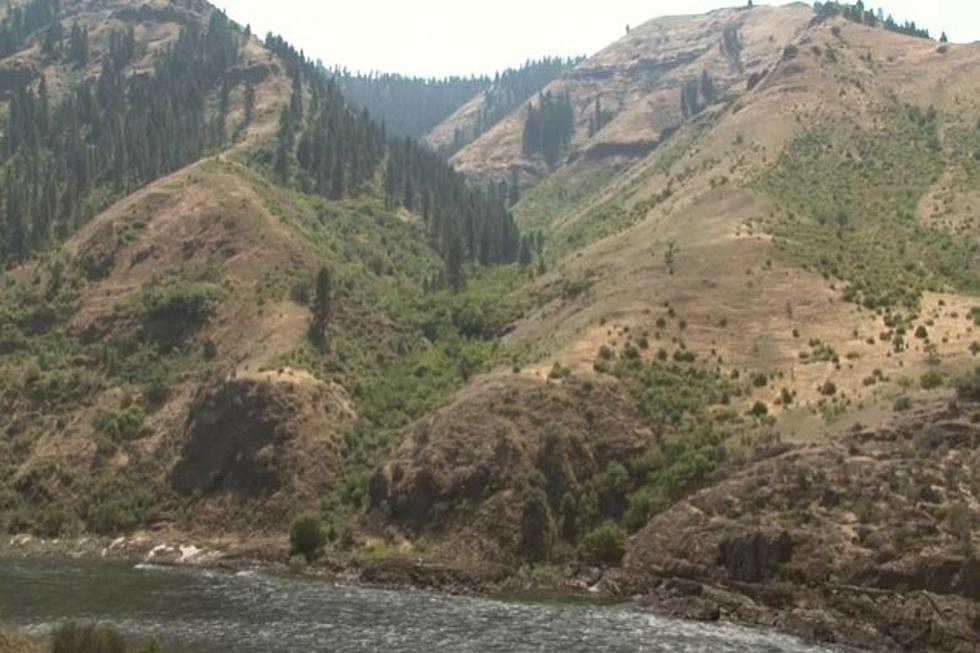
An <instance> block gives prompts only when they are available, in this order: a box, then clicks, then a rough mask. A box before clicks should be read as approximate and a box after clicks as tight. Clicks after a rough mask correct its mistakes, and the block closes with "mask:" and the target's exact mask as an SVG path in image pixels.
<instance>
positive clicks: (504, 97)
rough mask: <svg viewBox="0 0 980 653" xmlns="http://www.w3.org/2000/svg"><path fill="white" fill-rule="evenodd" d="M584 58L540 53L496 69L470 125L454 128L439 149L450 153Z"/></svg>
mask: <svg viewBox="0 0 980 653" xmlns="http://www.w3.org/2000/svg"><path fill="white" fill-rule="evenodd" d="M584 59H585V57H569V58H562V57H544V58H543V59H538V60H528V61H526V62H525V63H524V64H523V65H522V66H521V67H520V68H508V69H507V70H505V71H503V72H502V73H501V72H498V73H497V74H496V75H494V78H493V82H492V83H490V84H489V86H488V87H487V88H486V89H484V91H483V105H482V106H481V107H480V113H479V116H478V117H477V120H476V123H475V124H474V125H473V126H472V129H469V130H464V129H456V131H455V133H454V134H453V142H452V144H451V145H450V146H448V147H446V148H444V150H443V153H444V154H445V155H446V156H452V155H453V154H455V153H456V152H458V151H459V150H461V149H462V148H463V147H464V146H465V145H466V144H468V143H471V142H473V141H474V140H476V139H477V138H479V136H480V135H481V134H483V133H484V132H486V131H487V130H489V129H490V128H491V127H493V126H494V125H496V124H497V123H498V122H500V121H501V120H502V119H504V118H506V117H507V116H509V115H510V114H511V113H513V112H514V111H515V110H516V109H517V108H518V107H520V106H521V105H522V104H524V103H525V102H527V100H528V99H529V98H531V97H533V96H534V94H535V93H538V92H540V91H541V89H543V88H544V87H545V86H547V85H548V84H550V83H551V82H553V81H554V80H556V79H558V77H559V76H561V74H562V73H563V72H565V71H566V70H569V69H570V68H574V67H575V66H577V65H578V64H580V63H581V62H582V61H583V60H584Z"/></svg>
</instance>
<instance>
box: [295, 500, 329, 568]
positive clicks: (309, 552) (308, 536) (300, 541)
mask: <svg viewBox="0 0 980 653" xmlns="http://www.w3.org/2000/svg"><path fill="white" fill-rule="evenodd" d="M326 543H327V535H326V532H325V531H324V529H323V522H321V521H320V516H319V515H318V514H316V513H315V512H304V513H302V514H300V515H298V516H297V517H296V519H294V520H293V524H292V526H291V527H290V528H289V549H290V555H301V556H303V557H305V558H306V561H307V562H313V561H314V560H316V559H317V558H318V557H319V556H320V554H321V553H322V549H323V547H324V546H325V545H326Z"/></svg>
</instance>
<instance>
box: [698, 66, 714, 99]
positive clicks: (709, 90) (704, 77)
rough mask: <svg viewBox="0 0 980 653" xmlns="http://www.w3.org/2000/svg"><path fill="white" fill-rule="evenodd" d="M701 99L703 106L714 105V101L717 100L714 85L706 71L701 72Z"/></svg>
mask: <svg viewBox="0 0 980 653" xmlns="http://www.w3.org/2000/svg"><path fill="white" fill-rule="evenodd" d="M701 97H703V98H704V102H705V104H714V101H715V100H716V99H718V92H717V91H716V90H715V83H714V81H712V79H711V75H709V74H708V71H707V70H703V71H701Z"/></svg>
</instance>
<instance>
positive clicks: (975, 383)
mask: <svg viewBox="0 0 980 653" xmlns="http://www.w3.org/2000/svg"><path fill="white" fill-rule="evenodd" d="M956 396H957V397H959V398H960V399H961V400H962V401H972V402H980V367H978V368H977V369H975V370H974V371H973V373H972V374H967V375H966V376H964V377H963V378H962V379H960V380H959V381H957V382H956Z"/></svg>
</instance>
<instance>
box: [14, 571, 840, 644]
mask: <svg viewBox="0 0 980 653" xmlns="http://www.w3.org/2000/svg"><path fill="white" fill-rule="evenodd" d="M0 614H2V617H0V618H2V620H3V621H4V622H5V623H8V624H13V625H15V626H19V627H22V628H24V629H25V630H28V631H30V632H35V633H41V632H46V631H48V630H50V629H51V628H53V627H55V626H56V625H57V624H59V623H62V622H65V621H76V622H80V623H90V622H98V621H107V622H111V623H113V624H115V625H116V626H117V627H119V629H120V630H121V631H122V632H123V633H124V634H125V635H126V636H127V637H129V638H132V639H133V640H134V641H138V640H140V639H144V638H146V637H148V636H150V635H154V636H156V637H157V638H158V639H159V640H160V641H161V643H162V644H163V645H164V650H165V651H168V652H173V653H204V652H208V653H217V652H224V651H228V652H234V653H266V652H272V651H304V652H305V651H330V652H336V653H340V652H348V651H350V652H354V651H358V652H359V651H370V652H374V651H397V652H399V653H401V652H404V653H414V652H419V653H422V652H424V653H434V652H438V651H446V652H452V653H467V652H474V653H476V652H479V653H491V652H494V651H501V652H503V651H507V652H508V653H509V652H513V651H527V652H532V651H534V652H537V651H541V652H544V651H560V652H561V653H575V652H578V651H583V652H585V651H588V652H590V653H591V652H593V651H610V652H614V651H623V652H626V651H650V652H659V651H664V652H667V651H669V652H672V653H673V652H685V651H692V652H693V651H698V652H702V651H711V652H713V653H743V652H745V653H747V652H750V651H751V652H752V653H759V652H773V653H775V652H786V653H826V652H827V651H830V650H831V649H827V648H822V647H819V646H814V645H810V644H807V643H804V642H801V641H800V640H797V639H794V638H791V637H786V636H783V635H779V634H775V633H771V632H768V631H763V630H754V629H748V628H742V627H737V626H732V625H706V624H698V623H692V622H685V621H678V620H674V619H665V618H661V617H656V616H652V615H651V614H649V613H647V612H644V611H642V610H641V609H638V608H635V607H632V606H629V605H626V606H605V605H596V604H594V603H584V602H569V601H562V602H558V601H552V602H541V603H530V602H520V601H503V600H492V599H486V598H471V597H455V596H448V595H445V594H439V593H434V592H425V591H418V590H382V589H372V588H366V587H353V586H345V585H335V584H331V583H326V582H322V581H317V580H310V579H302V578H296V577H289V576H281V575H276V574H272V573H265V572H239V573H237V574H234V573H225V572H217V571H207V570H199V569H187V568H167V567H156V566H152V565H137V566H133V565H131V564H125V563H120V562H105V561H81V560H72V561H49V560H43V561H42V560H0Z"/></svg>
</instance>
